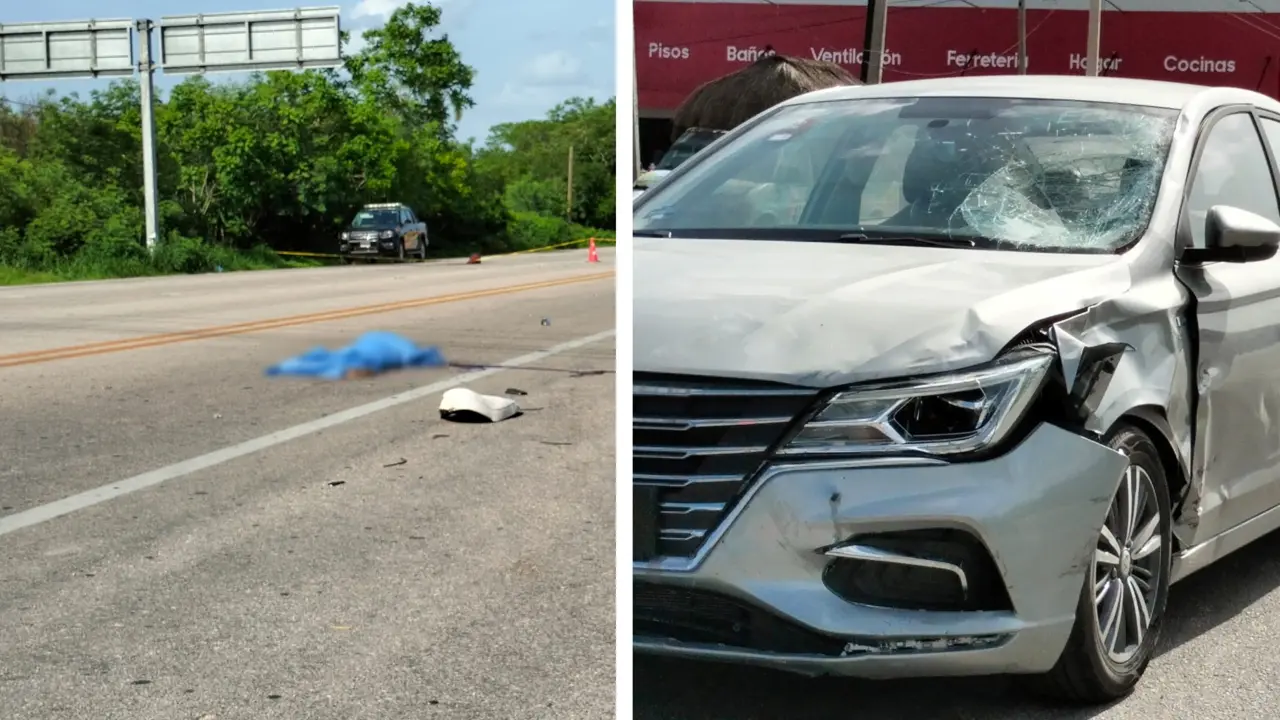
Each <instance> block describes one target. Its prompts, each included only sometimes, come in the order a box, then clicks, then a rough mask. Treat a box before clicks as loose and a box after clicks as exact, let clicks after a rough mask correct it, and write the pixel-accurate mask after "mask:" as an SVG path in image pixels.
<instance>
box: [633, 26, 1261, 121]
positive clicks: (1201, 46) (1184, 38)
mask: <svg viewBox="0 0 1280 720" xmlns="http://www.w3.org/2000/svg"><path fill="white" fill-rule="evenodd" d="M634 12H635V28H636V30H635V32H636V56H637V57H636V63H637V65H636V70H637V75H638V81H639V88H638V89H639V95H640V107H641V108H642V109H644V110H672V109H674V108H675V107H677V106H678V105H679V104H680V102H681V101H682V100H683V99H684V98H685V97H686V96H687V95H688V94H689V93H690V92H691V91H692V90H693V89H694V88H696V87H697V86H698V85H700V84H702V83H704V82H706V81H708V80H712V79H715V78H717V77H720V76H722V75H725V74H727V73H730V72H733V71H734V70H737V69H740V68H741V67H742V66H743V65H745V64H747V63H750V62H752V61H754V60H756V59H757V58H759V57H760V56H761V54H763V53H766V52H768V50H767V48H769V47H772V48H773V50H774V51H776V52H780V53H785V54H787V55H798V56H802V57H809V58H814V59H818V60H827V61H832V62H837V63H839V64H841V65H844V66H845V67H846V68H848V69H849V70H850V71H851V72H853V73H854V75H855V76H856V75H857V74H858V71H859V65H860V64H861V55H862V50H861V47H858V46H853V45H852V44H851V40H855V41H860V40H861V38H862V35H863V27H864V25H865V17H866V8H865V6H850V5H782V4H778V5H770V4H743V3H734V2H710V3H699V2H645V1H638V2H636V3H635V4H634ZM1087 26H1088V14H1087V13H1086V12H1083V11H1079V10H1040V9H1035V10H1029V11H1028V13H1027V29H1028V40H1027V48H1028V51H1027V54H1028V58H1029V60H1028V67H1029V70H1030V72H1032V73H1039V74H1082V73H1083V72H1084V65H1085V58H1084V49H1085V36H1086V31H1087ZM1017 41H1018V40H1017V13H1016V11H1015V10H1012V9H1007V8H983V7H963V6H962V7H930V6H927V5H924V6H919V7H896V8H895V7H893V6H892V5H891V6H890V9H889V13H888V31H887V38H886V42H885V46H886V57H885V60H886V62H885V69H884V79H885V81H886V82H890V81H895V80H912V79H917V78H925V77H946V76H959V75H989V74H1009V73H1013V72H1016V71H1017ZM1102 71H1103V74H1107V75H1115V76H1119V77H1132V78H1146V79H1151V80H1173V81H1179V82H1191V83H1198V84H1203V85H1234V86H1238V87H1244V88H1249V89H1251V90H1258V91H1260V92H1263V93H1266V94H1268V95H1271V96H1273V97H1280V13H1227V12H1167V11H1165V12H1162V11H1155V10H1143V11H1136V12H1107V13H1105V14H1104V15H1103V29H1102Z"/></svg>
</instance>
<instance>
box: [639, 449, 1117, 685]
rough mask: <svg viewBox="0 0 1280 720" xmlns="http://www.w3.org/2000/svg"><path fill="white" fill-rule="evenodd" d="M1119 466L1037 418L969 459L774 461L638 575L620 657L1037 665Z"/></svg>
mask: <svg viewBox="0 0 1280 720" xmlns="http://www.w3.org/2000/svg"><path fill="white" fill-rule="evenodd" d="M1124 466H1125V459H1124V457H1123V456H1122V455H1120V454H1119V453H1116V452H1114V451H1112V450H1110V449H1109V448H1106V447H1104V446H1102V445H1100V444H1098V443H1096V442H1093V441H1092V440H1089V439H1086V438H1083V437H1080V436H1078V435H1076V434H1074V433H1071V432H1069V431H1067V430H1063V429H1061V428H1058V427H1056V426H1052V425H1041V426H1039V427H1038V428H1036V429H1035V430H1034V431H1033V432H1032V433H1031V434H1030V435H1029V436H1028V437H1027V438H1025V439H1024V440H1023V441H1022V442H1021V443H1020V444H1019V445H1018V446H1017V447H1016V448H1014V449H1013V450H1011V451H1010V452H1008V453H1006V454H1005V455H1003V456H1000V457H996V458H993V459H990V460H986V461H983V462H970V463H955V464H943V463H929V464H919V465H914V466H901V465H898V466H887V465H885V462H884V461H883V460H880V461H877V462H876V463H874V464H866V463H862V464H860V463H856V462H842V461H833V462H823V463H817V464H795V465H787V466H775V467H772V468H770V469H769V470H767V471H766V472H765V473H764V474H763V476H762V477H761V478H760V479H759V480H758V481H756V483H755V484H754V485H753V486H752V490H751V491H749V492H748V493H747V494H746V495H745V496H744V497H743V498H742V500H741V501H740V502H739V503H738V505H737V506H735V508H734V509H733V510H731V511H730V512H729V514H728V515H727V516H726V518H725V520H724V521H723V523H722V524H721V525H720V526H719V527H718V528H717V530H716V531H715V532H714V533H713V534H712V535H711V536H710V537H709V539H708V540H707V542H706V543H705V544H704V545H703V547H702V549H701V550H700V551H699V554H697V555H695V556H694V557H693V558H691V559H689V560H688V561H687V562H686V563H685V565H684V566H683V567H680V563H679V562H675V561H674V560H673V559H671V558H662V559H659V560H656V561H654V562H652V563H636V564H635V565H634V572H633V575H634V578H633V579H634V592H635V598H634V608H635V621H634V622H635V625H634V638H633V646H634V649H635V650H636V651H637V652H640V653H646V654H657V655H668V656H681V657H689V658H701V659H706V660H718V661H727V662H735V663H747V664H753V665H762V666H769V667H774V668H778V669H782V670H788V671H793V672H798V673H804V674H813V675H823V674H835V675H851V676H862V677H873V678H874V677H880V678H889V677H906V676H921V675H983V674H1002V673H1039V672H1045V671H1048V670H1049V669H1051V668H1052V667H1053V665H1054V663H1055V662H1056V661H1057V659H1058V656H1059V655H1060V654H1061V652H1062V649H1063V647H1064V646H1065V644H1066V641H1067V637H1068V635H1069V634H1070V631H1071V626H1072V623H1073V621H1074V616H1075V608H1076V602H1077V599H1078V597H1079V594H1080V590H1081V587H1082V583H1083V582H1084V578H1085V573H1086V570H1087V569H1088V567H1089V559H1090V557H1091V556H1092V552H1093V543H1094V541H1095V539H1096V537H1097V532H1098V528H1099V527H1100V526H1101V524H1102V521H1103V518H1104V516H1105V514H1106V512H1107V508H1108V506H1109V503H1110V501H1111V497H1112V495H1113V493H1114V491H1115V489H1116V487H1117V485H1118V483H1119V480H1120V476H1121V473H1122V472H1123V470H1124Z"/></svg>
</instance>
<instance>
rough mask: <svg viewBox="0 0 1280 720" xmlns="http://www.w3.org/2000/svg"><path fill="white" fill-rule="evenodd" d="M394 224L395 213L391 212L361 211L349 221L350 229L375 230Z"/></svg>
mask: <svg viewBox="0 0 1280 720" xmlns="http://www.w3.org/2000/svg"><path fill="white" fill-rule="evenodd" d="M395 224H396V213H395V212H394V211H392V210H368V209H366V210H361V211H360V212H358V213H356V217H355V219H354V220H352V221H351V227H356V228H376V227H386V226H388V225H395Z"/></svg>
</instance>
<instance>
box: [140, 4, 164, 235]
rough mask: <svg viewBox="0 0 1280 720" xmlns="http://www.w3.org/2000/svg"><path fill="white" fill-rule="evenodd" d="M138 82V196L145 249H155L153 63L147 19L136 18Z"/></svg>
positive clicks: (157, 221) (157, 224) (157, 227)
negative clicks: (140, 142)
mask: <svg viewBox="0 0 1280 720" xmlns="http://www.w3.org/2000/svg"><path fill="white" fill-rule="evenodd" d="M137 30H138V81H139V82H138V84H139V86H140V87H141V89H142V92H141V95H142V197H143V203H144V205H145V209H144V215H145V216H146V220H147V250H149V251H151V252H155V249H156V245H157V243H158V242H159V238H160V209H159V207H157V201H156V195H157V192H156V184H157V183H156V103H155V74H156V69H155V63H153V62H152V61H151V21H150V20H139V21H138V24H137Z"/></svg>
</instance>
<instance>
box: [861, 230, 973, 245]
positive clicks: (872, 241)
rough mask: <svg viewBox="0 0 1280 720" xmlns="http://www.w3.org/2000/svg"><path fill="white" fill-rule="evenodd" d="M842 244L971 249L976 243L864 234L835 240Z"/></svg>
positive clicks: (969, 240)
mask: <svg viewBox="0 0 1280 720" xmlns="http://www.w3.org/2000/svg"><path fill="white" fill-rule="evenodd" d="M836 239H837V240H840V241H842V242H856V243H865V244H867V245H924V246H927V247H944V248H972V247H977V246H978V243H977V242H975V241H973V240H971V239H969V238H952V237H922V236H920V235H901V236H897V235H866V234H864V233H845V234H843V235H841V236H839V237H837V238H836Z"/></svg>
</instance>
